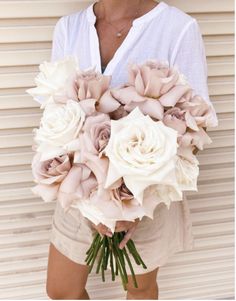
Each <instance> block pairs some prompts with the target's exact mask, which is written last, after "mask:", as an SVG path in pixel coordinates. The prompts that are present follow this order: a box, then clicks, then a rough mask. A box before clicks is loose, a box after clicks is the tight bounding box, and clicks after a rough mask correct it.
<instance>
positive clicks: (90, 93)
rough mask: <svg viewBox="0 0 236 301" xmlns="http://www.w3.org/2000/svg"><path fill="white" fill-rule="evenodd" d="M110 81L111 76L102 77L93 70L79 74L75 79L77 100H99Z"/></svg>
mask: <svg viewBox="0 0 236 301" xmlns="http://www.w3.org/2000/svg"><path fill="white" fill-rule="evenodd" d="M110 81H111V76H107V75H102V74H101V73H99V72H96V71H95V68H93V69H89V70H85V71H81V72H79V73H78V75H77V79H76V84H77V90H78V100H79V101H81V100H84V99H91V98H92V99H97V100H98V99H100V97H101V96H102V94H103V93H104V92H105V91H106V90H107V89H108V87H109V84H110Z"/></svg>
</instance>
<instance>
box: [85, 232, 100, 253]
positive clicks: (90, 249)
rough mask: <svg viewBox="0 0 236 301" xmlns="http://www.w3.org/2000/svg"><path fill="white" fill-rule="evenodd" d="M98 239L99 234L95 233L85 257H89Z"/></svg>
mask: <svg viewBox="0 0 236 301" xmlns="http://www.w3.org/2000/svg"><path fill="white" fill-rule="evenodd" d="M98 237H99V233H97V234H96V236H95V237H94V239H93V242H92V244H91V246H90V248H89V249H88V250H87V252H86V255H89V253H91V251H92V250H93V249H94V245H95V243H96V241H97V239H98Z"/></svg>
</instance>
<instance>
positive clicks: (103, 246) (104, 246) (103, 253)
mask: <svg viewBox="0 0 236 301" xmlns="http://www.w3.org/2000/svg"><path fill="white" fill-rule="evenodd" d="M105 252H106V236H104V237H103V245H102V281H103V282H104V281H105V272H104V270H105Z"/></svg>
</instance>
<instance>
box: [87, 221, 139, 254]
mask: <svg viewBox="0 0 236 301" xmlns="http://www.w3.org/2000/svg"><path fill="white" fill-rule="evenodd" d="M139 222H140V220H139V218H136V219H135V221H134V222H130V221H118V222H116V227H115V232H123V231H125V232H126V234H125V236H124V238H123V239H122V241H121V242H120V244H119V248H120V249H123V248H124V246H125V245H126V244H127V242H128V241H129V239H130V238H131V236H132V234H133V233H134V231H135V229H136V228H137V225H138V223H139ZM91 224H92V226H93V228H94V229H95V230H97V231H98V232H99V233H100V234H101V235H106V236H108V237H112V235H113V234H112V232H111V229H109V228H108V227H107V226H105V225H104V224H101V223H99V224H98V225H95V224H94V223H92V222H91Z"/></svg>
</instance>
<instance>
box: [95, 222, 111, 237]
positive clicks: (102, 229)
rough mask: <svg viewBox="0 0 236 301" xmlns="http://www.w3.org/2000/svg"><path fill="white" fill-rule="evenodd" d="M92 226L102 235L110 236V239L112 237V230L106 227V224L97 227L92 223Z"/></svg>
mask: <svg viewBox="0 0 236 301" xmlns="http://www.w3.org/2000/svg"><path fill="white" fill-rule="evenodd" d="M91 224H92V226H93V228H94V229H95V230H97V231H98V232H99V233H100V234H101V235H106V236H109V237H112V235H113V234H112V232H111V230H110V229H109V228H108V227H107V226H105V225H104V224H102V223H99V224H98V225H95V224H94V223H92V222H91Z"/></svg>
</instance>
